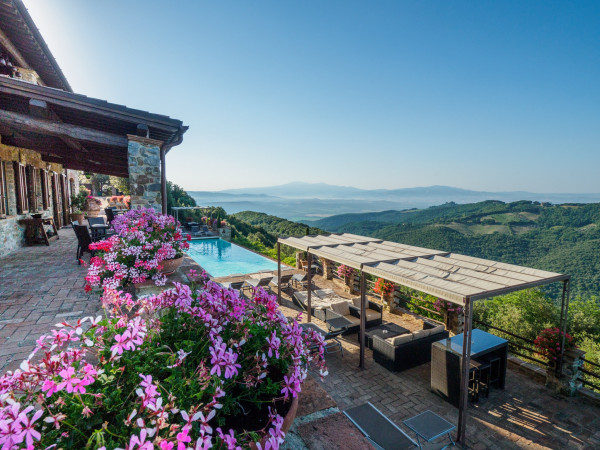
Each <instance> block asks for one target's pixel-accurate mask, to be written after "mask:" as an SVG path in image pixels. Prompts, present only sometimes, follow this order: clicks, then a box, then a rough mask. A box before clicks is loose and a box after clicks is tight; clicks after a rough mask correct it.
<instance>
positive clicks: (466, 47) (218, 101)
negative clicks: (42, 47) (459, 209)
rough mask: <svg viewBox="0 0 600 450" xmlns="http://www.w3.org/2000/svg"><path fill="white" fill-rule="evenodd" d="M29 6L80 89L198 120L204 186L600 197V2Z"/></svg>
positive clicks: (197, 155) (190, 147) (195, 180)
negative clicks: (296, 183)
mask: <svg viewBox="0 0 600 450" xmlns="http://www.w3.org/2000/svg"><path fill="white" fill-rule="evenodd" d="M25 4H26V6H27V7H28V8H29V11H30V13H31V15H32V17H33V19H34V21H35V22H36V24H37V26H38V27H39V29H40V31H41V33H42V35H43V36H44V38H45V40H46V42H47V43H48V45H49V47H50V49H51V51H52V52H53V54H54V55H55V57H56V59H57V60H58V63H59V64H60V66H61V67H62V69H63V71H64V73H65V75H66V76H67V79H68V80H69V82H70V83H71V85H72V87H73V89H74V91H75V92H78V93H82V94H85V95H88V96H93V97H98V98H102V99H106V100H108V101H111V102H115V103H119V104H126V105H127V106H130V107H133V108H139V109H145V110H149V111H152V112H155V113H159V114H166V115H169V116H171V117H175V118H177V119H181V120H183V121H184V123H185V124H186V125H189V126H190V130H189V131H188V133H186V135H185V138H184V142H183V144H182V145H180V146H179V147H176V148H174V149H173V150H172V152H170V153H169V156H168V160H167V169H168V178H169V180H172V181H173V182H175V183H177V184H179V185H181V186H183V187H184V188H186V189H188V190H211V191H212V190H221V189H231V188H242V187H253V186H267V185H277V184H284V183H287V182H289V181H293V180H302V181H305V182H325V183H330V184H335V185H351V186H356V187H359V188H364V189H377V188H382V189H395V188H403V187H413V186H430V185H447V186H457V187H460V188H464V189H473V190H483V191H531V192H548V193H552V192H572V193H583V192H592V193H593V192H600V177H598V167H600V151H599V150H600V149H599V144H598V143H599V142H600V123H599V118H600V83H598V79H600V54H599V53H600V26H599V25H600V3H598V2H591V1H588V2H585V1H584V2H577V3H566V2H554V1H548V2H516V1H506V2H491V1H481V2H464V1H455V2H442V1H437V2H417V1H406V2H396V1H381V2H376V3H373V2H368V3H367V2H356V1H328V2H316V1H308V2H267V1H254V2H242V1H231V2H204V1H200V2H196V1H194V2H192V1H188V2H183V1H181V2H171V3H167V2H161V1H140V0H135V1H134V0H130V1H127V2H122V1H116V0H106V1H103V2H81V1H78V0H54V1H52V2H48V1H44V0H25Z"/></svg>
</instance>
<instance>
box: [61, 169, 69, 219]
mask: <svg viewBox="0 0 600 450" xmlns="http://www.w3.org/2000/svg"><path fill="white" fill-rule="evenodd" d="M60 194H61V200H62V219H63V224H64V225H67V224H68V223H69V192H68V190H67V176H66V175H65V174H64V173H63V174H61V175H60Z"/></svg>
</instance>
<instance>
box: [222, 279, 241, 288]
mask: <svg viewBox="0 0 600 450" xmlns="http://www.w3.org/2000/svg"><path fill="white" fill-rule="evenodd" d="M219 284H220V285H221V286H223V287H224V288H225V289H236V290H240V289H241V288H242V285H243V284H244V282H243V281H225V282H223V283H219Z"/></svg>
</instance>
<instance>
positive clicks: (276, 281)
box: [271, 273, 294, 289]
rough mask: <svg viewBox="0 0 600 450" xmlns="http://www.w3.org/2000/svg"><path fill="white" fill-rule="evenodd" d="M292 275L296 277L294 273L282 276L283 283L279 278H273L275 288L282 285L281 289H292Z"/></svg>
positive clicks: (272, 282)
mask: <svg viewBox="0 0 600 450" xmlns="http://www.w3.org/2000/svg"><path fill="white" fill-rule="evenodd" d="M292 275H294V274H293V273H286V274H284V275H281V281H279V279H278V278H277V277H273V278H272V279H271V284H272V285H273V286H275V287H276V288H277V287H278V286H279V285H280V284H281V289H284V287H285V288H288V289H289V288H290V287H291V286H290V280H291V279H292Z"/></svg>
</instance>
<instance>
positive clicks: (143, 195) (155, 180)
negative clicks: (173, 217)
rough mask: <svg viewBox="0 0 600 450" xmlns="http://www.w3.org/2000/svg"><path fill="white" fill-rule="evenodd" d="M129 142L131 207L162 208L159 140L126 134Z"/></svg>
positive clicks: (160, 143) (158, 209) (159, 209)
mask: <svg viewBox="0 0 600 450" xmlns="http://www.w3.org/2000/svg"><path fill="white" fill-rule="evenodd" d="M127 138H128V139H129V144H128V148H127V155H128V159H129V188H130V189H131V208H132V209H134V208H137V207H140V206H141V207H143V208H147V207H151V208H154V209H155V210H156V211H159V212H160V211H161V210H162V196H161V193H160V147H161V145H162V142H161V141H157V140H155V139H148V138H143V137H139V136H134V135H129V134H128V135H127Z"/></svg>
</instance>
